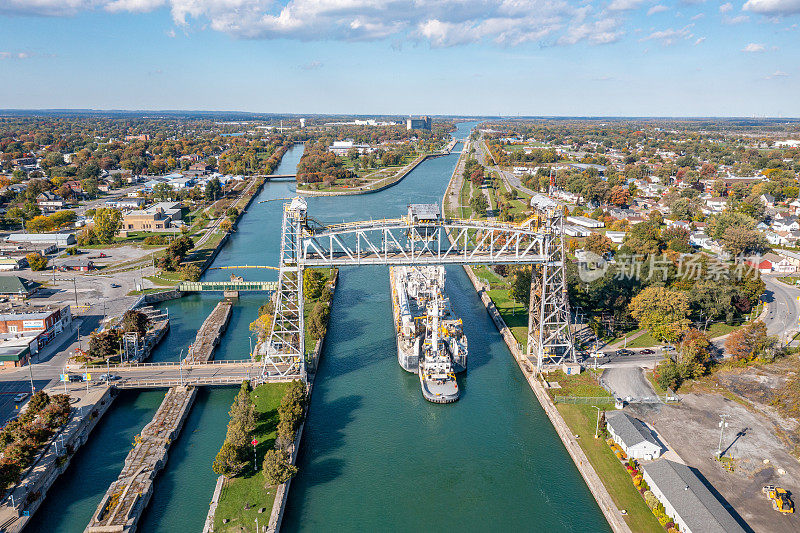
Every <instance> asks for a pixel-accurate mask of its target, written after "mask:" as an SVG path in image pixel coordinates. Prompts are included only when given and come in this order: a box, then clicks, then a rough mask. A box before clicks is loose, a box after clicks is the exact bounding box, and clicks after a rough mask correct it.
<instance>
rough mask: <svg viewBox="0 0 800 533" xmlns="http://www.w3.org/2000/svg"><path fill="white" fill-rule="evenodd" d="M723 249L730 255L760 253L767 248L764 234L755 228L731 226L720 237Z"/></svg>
mask: <svg viewBox="0 0 800 533" xmlns="http://www.w3.org/2000/svg"><path fill="white" fill-rule="evenodd" d="M720 240H721V242H722V245H723V246H724V247H725V250H726V251H727V252H728V253H730V254H731V255H734V256H738V255H742V254H760V253H763V252H764V251H766V250H767V249H768V248H769V245H768V244H767V239H766V237H764V234H763V233H761V232H760V231H758V230H755V229H747V228H744V227H741V226H731V227H729V228H727V229H726V230H725V233H723V235H722V238H721V239H720Z"/></svg>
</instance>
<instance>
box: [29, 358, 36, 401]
mask: <svg viewBox="0 0 800 533" xmlns="http://www.w3.org/2000/svg"><path fill="white" fill-rule="evenodd" d="M28 372H29V373H30V375H31V396H33V395H34V394H35V393H36V387H34V386H33V354H31V356H30V358H29V359H28Z"/></svg>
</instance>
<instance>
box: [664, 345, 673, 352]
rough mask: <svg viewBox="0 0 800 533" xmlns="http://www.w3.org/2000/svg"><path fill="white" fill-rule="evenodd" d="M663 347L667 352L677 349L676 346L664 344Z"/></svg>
mask: <svg viewBox="0 0 800 533" xmlns="http://www.w3.org/2000/svg"><path fill="white" fill-rule="evenodd" d="M661 349H662V350H664V351H665V352H674V351H675V347H674V346H662V347H661Z"/></svg>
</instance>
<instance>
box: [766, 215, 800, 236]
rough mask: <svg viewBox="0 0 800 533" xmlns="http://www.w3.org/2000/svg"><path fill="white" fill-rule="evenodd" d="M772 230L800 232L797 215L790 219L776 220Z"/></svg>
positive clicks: (799, 222)
mask: <svg viewBox="0 0 800 533" xmlns="http://www.w3.org/2000/svg"><path fill="white" fill-rule="evenodd" d="M772 229H773V230H774V231H776V232H777V231H797V230H800V221H798V219H797V216H796V215H791V216H788V217H784V218H781V219H780V220H774V221H773V222H772Z"/></svg>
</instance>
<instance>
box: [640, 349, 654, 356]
mask: <svg viewBox="0 0 800 533" xmlns="http://www.w3.org/2000/svg"><path fill="white" fill-rule="evenodd" d="M639 353H640V354H642V355H652V354H654V353H656V351H655V350H651V349H650V348H645V349H644V350H642V351H640V352H639Z"/></svg>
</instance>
